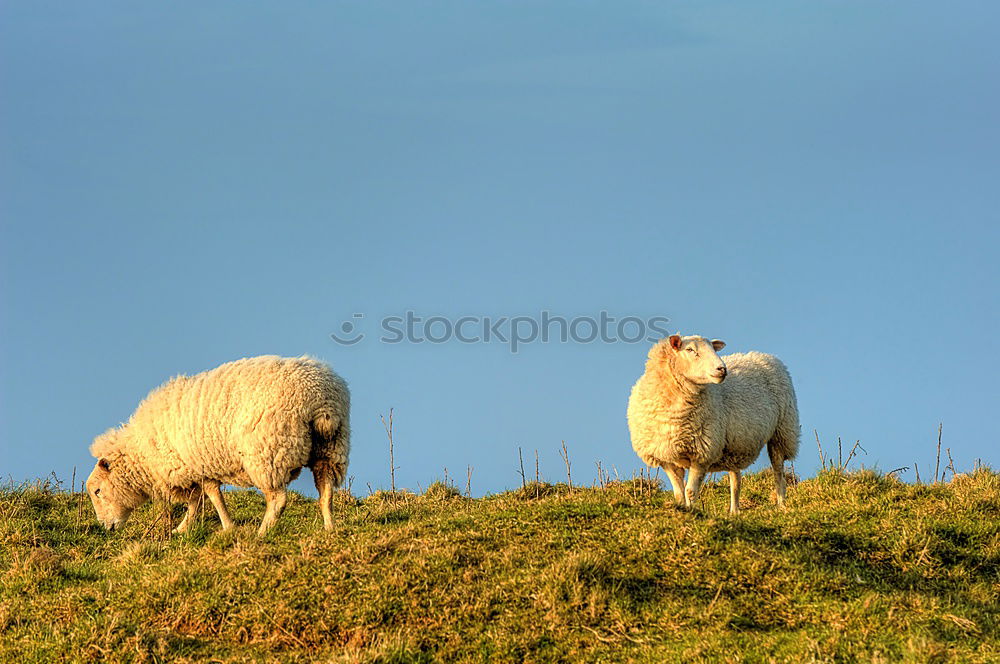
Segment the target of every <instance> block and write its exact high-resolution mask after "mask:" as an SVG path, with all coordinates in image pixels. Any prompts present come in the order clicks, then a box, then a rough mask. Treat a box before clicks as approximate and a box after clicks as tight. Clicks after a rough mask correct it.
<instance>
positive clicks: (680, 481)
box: [661, 463, 684, 505]
mask: <svg viewBox="0 0 1000 664" xmlns="http://www.w3.org/2000/svg"><path fill="white" fill-rule="evenodd" d="M661 467H662V468H663V470H665V471H666V472H667V477H669V478H670V486H672V487H673V488H674V500H675V501H676V502H677V504H678V505H684V469H683V468H681V467H680V466H675V465H674V464H672V463H664V464H661Z"/></svg>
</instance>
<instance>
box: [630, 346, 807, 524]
mask: <svg viewBox="0 0 1000 664" xmlns="http://www.w3.org/2000/svg"><path fill="white" fill-rule="evenodd" d="M725 345H726V344H725V342H722V341H720V340H718V339H713V340H711V341H708V340H707V339H705V338H704V337H699V336H690V337H681V336H679V335H676V334H675V335H673V336H671V337H668V338H667V339H663V340H662V341H660V342H659V343H657V344H656V345H654V346H653V348H652V349H651V350H650V351H649V356H648V360H647V361H646V372H645V373H644V374H643V375H642V377H641V378H640V379H639V380H638V381H637V382H636V384H635V386H634V387H633V388H632V394H631V396H630V397H629V402H628V425H629V432H630V434H631V437H632V448H633V449H634V450H635V451H636V454H638V455H639V457H640V458H641V459H642V460H643V461H644V462H646V463H647V464H649V465H650V466H660V467H661V468H663V470H665V471H666V473H667V477H669V478H670V483H671V485H673V489H674V498H675V499H676V501H677V503H679V504H682V505H685V506H686V507H691V506H692V505H693V504H694V502H695V501H696V500H697V498H698V491H699V489H700V488H701V483H702V481H703V480H704V479H705V473H707V472H715V471H719V470H726V471H729V486H730V501H729V511H730V512H731V513H733V514H736V513H737V512H739V506H740V471H742V470H743V469H744V468H746V467H748V466H749V465H750V464H752V463H753V462H754V460H756V459H757V456H758V455H759V454H760V451H761V449H762V448H763V447H764V444H765V443H766V444H767V452H768V456H769V457H770V459H771V468H772V469H773V470H774V482H775V492H776V494H777V501H778V505H784V502H785V460H786V459H794V458H795V455H796V454H797V453H798V449H799V413H798V407H797V406H796V403H795V390H794V389H793V388H792V379H791V377H790V376H789V375H788V370H787V369H786V368H785V365H784V364H782V363H781V361H780V360H779V359H778V358H776V357H774V356H773V355H766V354H764V353H757V352H749V353H734V354H732V355H726V356H724V357H721V358H720V357H719V356H718V354H717V353H716V351H719V350H722V348H723V347H724V346H725ZM685 468H686V469H688V471H689V472H688V477H687V487H686V488H685V485H684V469H685Z"/></svg>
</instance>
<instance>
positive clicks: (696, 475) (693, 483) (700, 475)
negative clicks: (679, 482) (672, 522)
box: [684, 464, 705, 509]
mask: <svg viewBox="0 0 1000 664" xmlns="http://www.w3.org/2000/svg"><path fill="white" fill-rule="evenodd" d="M703 481H705V469H704V468H702V467H701V466H695V465H694V464H692V465H691V467H690V468H689V469H688V478H687V490H686V491H685V494H684V497H685V499H686V502H685V505H687V507H688V508H689V509H691V508H693V507H694V504H695V501H697V500H698V493H699V492H700V491H701V483H702V482H703Z"/></svg>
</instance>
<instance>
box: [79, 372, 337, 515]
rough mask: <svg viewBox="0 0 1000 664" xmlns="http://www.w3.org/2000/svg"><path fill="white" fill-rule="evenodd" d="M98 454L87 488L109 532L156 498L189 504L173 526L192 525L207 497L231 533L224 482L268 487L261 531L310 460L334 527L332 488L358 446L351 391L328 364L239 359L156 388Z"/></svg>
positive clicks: (97, 446)
mask: <svg viewBox="0 0 1000 664" xmlns="http://www.w3.org/2000/svg"><path fill="white" fill-rule="evenodd" d="M90 451H91V453H92V454H93V455H94V456H95V457H97V458H98V461H97V464H96V466H95V467H94V471H93V472H92V473H91V475H90V478H89V479H88V480H87V491H88V492H89V494H90V498H91V501H92V502H93V504H94V511H95V512H96V513H97V518H98V520H99V521H100V522H101V523H102V524H104V526H105V527H107V528H109V529H111V530H114V529H115V528H118V527H120V526H122V525H123V524H124V523H125V521H126V519H128V517H129V515H130V514H131V513H132V511H133V510H134V509H135V508H136V507H138V506H140V505H142V504H143V503H144V502H146V501H147V500H149V499H150V498H152V497H158V498H162V499H167V500H172V501H175V502H186V503H187V508H188V509H187V513H186V514H185V515H184V519H183V520H182V521H181V523H180V524H179V525H178V526H177V528H176V529H175V532H185V531H187V530H188V529H190V527H191V526H192V525H193V523H194V521H195V518H196V516H197V514H198V511H199V509H200V508H201V505H202V503H203V502H204V499H203V497H204V496H205V495H207V496H208V498H209V500H211V501H212V504H213V505H214V506H215V509H216V511H217V512H218V514H219V519H220V520H221V521H222V528H223V530H228V529H229V528H232V527H233V521H232V519H231V518H230V517H229V512H228V511H227V510H226V504H225V502H224V500H223V498H222V493H221V491H220V490H219V485H221V484H233V485H236V486H255V487H257V488H259V489H260V490H261V491H263V493H264V497H265V498H266V500H267V509H266V511H265V512H264V518H263V520H262V521H261V524H260V529H259V531H258V532H259V533H261V534H263V533H264V532H266V531H267V529H268V528H270V527H271V526H273V525H274V523H275V521H276V520H277V519H278V516H279V515H280V514H281V512H282V510H283V509H284V507H285V500H286V487H287V486H288V483H289V482H290V481H292V480H293V479H295V478H296V477H298V475H299V472H301V469H302V467H303V466H308V467H309V468H310V469H311V470H312V473H313V479H314V480H315V483H316V488H317V490H318V491H319V507H320V513H321V514H322V516H323V526H324V528H326V529H327V530H331V529H332V528H333V516H332V512H331V506H332V502H333V489H334V487H335V486H339V485H340V484H341V483H343V481H344V476H345V474H346V472H347V457H348V453H349V451H350V393H349V392H348V390H347V384H346V383H345V382H344V381H343V380H342V379H341V378H340V377H339V376H337V374H335V373H334V372H333V371H332V370H331V369H330V367H328V366H326V365H325V364H323V363H321V362H319V361H317V360H315V359H312V358H310V357H299V358H282V357H277V356H274V355H268V356H263V357H255V358H249V359H243V360H237V361H236V362H229V363H226V364H223V365H222V366H220V367H218V368H216V369H212V370H211V371H205V372H203V373H200V374H197V375H194V376H178V377H177V378H174V379H172V380H170V381H169V382H167V383H165V384H164V385H162V386H161V387H158V388H156V389H155V390H153V391H152V392H150V394H149V396H147V397H146V398H145V399H144V400H143V402H142V403H141V404H139V407H138V408H137V409H136V411H135V413H134V414H133V415H132V417H131V418H129V421H128V422H127V423H125V424H123V425H121V426H120V427H118V428H116V429H110V430H108V431H107V432H105V433H103V434H101V435H100V436H98V437H97V438H96V439H95V440H94V443H93V444H92V445H91V447H90Z"/></svg>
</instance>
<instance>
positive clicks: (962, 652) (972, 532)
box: [0, 469, 1000, 663]
mask: <svg viewBox="0 0 1000 664" xmlns="http://www.w3.org/2000/svg"><path fill="white" fill-rule="evenodd" d="M770 487H771V479H770V476H769V474H768V473H761V474H757V475H751V476H749V477H748V478H747V479H746V480H745V482H744V498H743V509H744V511H743V513H742V514H741V515H740V516H739V517H737V518H730V517H728V516H726V515H725V514H724V510H725V507H726V504H727V502H726V501H727V500H728V488H727V486H726V484H725V482H721V483H713V484H710V485H709V486H708V487H707V489H706V491H705V494H704V504H703V506H702V508H701V509H700V510H699V511H697V512H694V513H687V512H682V511H679V510H677V509H675V508H674V507H673V506H672V504H671V502H672V495H671V494H670V493H669V492H664V491H662V490H660V488H659V486H657V485H655V484H653V483H652V482H650V481H649V480H637V481H633V482H623V483H612V484H611V485H609V486H608V487H607V488H605V489H593V488H589V489H573V490H568V489H567V487H566V486H564V485H555V486H552V485H539V486H529V487H528V488H527V489H521V490H518V491H512V492H508V493H504V494H500V495H495V496H489V497H486V498H482V499H475V500H471V499H466V498H463V497H461V496H459V495H457V494H458V492H456V491H454V490H452V489H449V488H447V487H445V486H443V485H441V484H436V485H434V486H432V487H431V488H430V489H428V491H426V492H425V493H424V494H422V495H419V496H415V495H412V494H402V495H398V496H394V495H391V494H386V493H377V494H375V495H373V496H370V497H368V498H366V499H364V500H356V499H354V498H352V497H350V496H348V495H347V494H346V493H345V494H341V496H340V497H339V499H338V501H337V507H336V510H337V517H338V518H337V522H338V525H337V527H336V530H335V531H334V532H332V533H325V532H322V531H321V530H320V519H319V516H318V510H316V509H315V507H316V506H315V504H314V503H313V502H312V501H311V500H309V499H307V498H303V497H301V496H298V495H295V496H293V497H292V498H291V500H290V502H289V506H288V509H287V511H286V512H285V514H284V516H283V517H282V518H281V520H280V521H279V522H278V525H277V526H276V527H275V529H274V530H272V531H271V533H269V534H268V535H267V536H266V537H264V538H258V537H256V535H255V534H254V529H255V528H256V526H257V522H258V520H259V519H260V516H261V514H262V512H263V500H262V499H261V498H260V497H259V496H258V495H257V494H256V493H254V492H248V491H247V492H244V491H241V492H232V493H229V494H228V498H229V502H230V506H231V510H232V512H233V516H234V518H235V519H236V520H237V522H238V523H240V524H241V525H240V526H239V527H238V528H237V529H236V530H235V531H231V532H228V533H223V532H220V531H219V530H218V521H217V519H216V518H215V517H214V515H210V516H206V518H205V520H204V522H203V523H201V524H199V525H198V526H197V527H196V528H195V530H194V531H193V532H192V533H191V534H189V535H185V536H174V537H168V536H167V535H166V534H165V523H166V519H165V518H163V517H162V516H161V515H162V512H161V511H160V508H159V507H152V506H151V507H147V508H145V509H143V510H140V511H139V512H138V513H137V514H136V515H134V516H133V518H132V520H131V521H130V522H129V524H128V526H127V527H126V528H125V529H124V531H122V532H117V533H106V532H104V531H103V530H102V529H100V528H99V526H98V525H97V523H96V522H95V521H94V518H93V515H92V513H91V510H90V505H89V501H86V497H83V496H80V495H74V494H70V493H67V492H63V491H60V490H58V489H57V488H55V487H53V486H51V485H49V484H46V483H36V484H33V485H31V486H16V487H7V488H6V489H4V490H2V491H0V660H2V661H11V662H13V661H17V662H46V663H47V662H55V661H64V660H72V661H102V662H107V661H136V662H159V661H181V662H183V661H221V662H244V661H247V662H252V661H282V662H284V661H287V662H314V661H330V662H432V661H461V662H522V661H529V662H557V661H567V662H588V661H592V662H609V661H611V662H614V661H622V662H625V661H636V662H672V661H685V662H769V661H787V662H809V661H821V662H822V661H837V662H851V661H859V662H899V661H903V662H931V661H940V662H990V661H992V662H996V661H1000V634H998V626H1000V608H998V597H1000V475H998V474H996V473H994V472H993V471H991V470H989V469H979V470H977V471H976V472H974V473H972V474H968V475H960V476H958V477H957V478H956V479H955V480H953V481H952V482H949V483H941V484H934V485H911V484H904V483H902V482H899V481H897V480H895V479H894V478H892V477H885V476H882V475H880V474H878V473H876V472H873V471H858V472H852V473H847V474H845V473H841V472H836V471H824V472H823V473H821V474H820V475H819V476H818V477H816V478H814V479H810V480H805V481H802V482H800V483H798V484H797V485H795V486H792V487H790V489H789V500H788V508H787V509H785V510H779V509H778V508H776V507H775V506H774V505H773V504H772V502H771V497H770ZM85 501H86V504H84V502H85Z"/></svg>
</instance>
